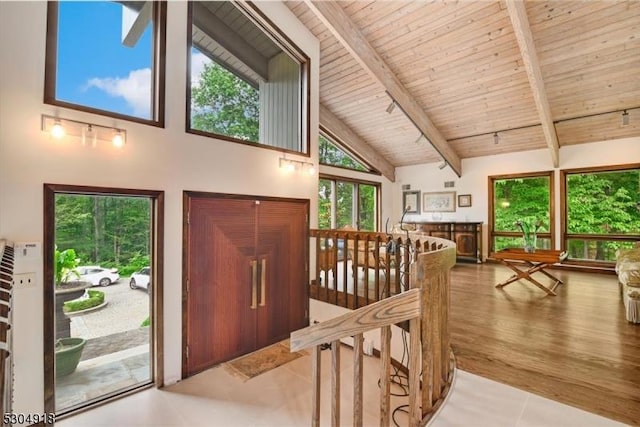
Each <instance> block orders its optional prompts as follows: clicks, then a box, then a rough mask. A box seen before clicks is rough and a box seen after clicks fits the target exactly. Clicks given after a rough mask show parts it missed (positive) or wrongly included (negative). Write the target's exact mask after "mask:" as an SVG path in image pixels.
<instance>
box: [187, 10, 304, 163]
mask: <svg viewBox="0 0 640 427" xmlns="http://www.w3.org/2000/svg"><path fill="white" fill-rule="evenodd" d="M231 3H233V4H234V5H235V6H236V7H238V8H239V9H240V10H241V11H242V12H243V13H244V14H245V15H246V16H247V17H248V18H249V19H250V20H251V21H252V22H253V23H254V24H255V25H256V27H258V28H259V29H261V30H262V31H263V32H264V34H265V35H266V36H268V37H270V38H271V39H272V40H273V41H274V43H276V44H277V45H278V46H279V47H280V48H282V50H283V51H286V52H287V53H288V54H289V55H290V56H292V57H293V58H295V59H296V60H297V61H298V62H299V63H300V126H301V132H300V135H301V140H300V150H289V149H286V148H281V147H275V146H272V145H266V144H262V143H260V142H252V141H245V140H242V139H239V138H234V137H231V136H227V135H221V134H217V133H213V132H206V131H201V130H197V129H193V128H192V127H191V48H192V44H193V40H192V31H191V28H192V26H193V2H191V1H190V2H189V4H188V7H187V84H186V103H185V132H186V133H190V134H193V135H199V136H205V137H207V138H212V139H218V140H222V141H226V142H234V143H237V144H243V145H248V146H251V147H255V148H259V149H265V150H272V151H277V152H281V153H291V154H295V155H299V156H304V157H311V120H310V111H311V85H310V81H311V59H310V58H309V56H308V55H307V54H306V53H305V52H304V51H303V50H302V49H300V48H299V47H298V46H297V45H296V44H295V43H294V42H293V41H292V40H291V39H290V38H289V37H287V36H286V35H285V34H284V32H282V30H280V28H279V27H278V26H277V25H275V23H273V22H272V21H271V20H270V19H269V18H268V17H267V16H266V15H265V14H264V13H263V12H262V11H261V10H260V9H259V8H258V7H257V6H256V5H255V4H253V3H251V2H248V3H238V2H235V1H231Z"/></svg>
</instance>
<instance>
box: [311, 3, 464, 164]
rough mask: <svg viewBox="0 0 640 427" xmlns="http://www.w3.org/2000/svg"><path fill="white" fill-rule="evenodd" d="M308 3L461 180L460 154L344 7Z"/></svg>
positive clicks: (335, 4) (332, 4) (333, 4)
mask: <svg viewBox="0 0 640 427" xmlns="http://www.w3.org/2000/svg"><path fill="white" fill-rule="evenodd" d="M304 1H305V4H306V5H307V6H308V7H309V9H311V11H312V12H313V13H314V14H315V15H316V16H317V17H318V19H320V21H322V23H323V24H324V25H325V26H326V27H327V29H328V30H329V31H331V33H332V34H333V35H334V36H335V37H336V38H337V39H338V40H339V41H340V43H342V45H343V46H344V47H345V48H346V49H347V51H348V52H349V53H351V55H352V56H353V57H354V59H355V60H356V61H358V63H359V64H360V65H361V66H362V67H363V68H364V69H365V70H366V71H367V72H368V73H369V74H371V75H372V76H373V77H374V78H375V79H376V80H377V81H378V82H380V83H381V84H382V86H384V88H385V90H386V91H387V93H388V94H389V96H391V98H392V99H393V100H394V101H395V102H396V104H398V106H399V107H400V108H401V109H402V111H404V113H405V115H406V116H407V117H408V118H409V120H411V121H412V122H413V124H414V125H415V126H416V127H417V128H418V129H419V130H420V132H422V133H423V134H424V136H426V137H427V139H428V140H429V142H430V143H431V145H433V148H435V150H436V151H438V153H439V154H440V155H441V156H442V157H443V158H444V159H445V160H446V161H447V163H449V166H451V168H452V169H453V170H454V171H455V173H456V174H458V176H461V175H462V162H461V160H460V157H459V156H458V154H457V153H456V152H455V150H454V149H453V148H452V147H451V146H450V145H449V143H448V142H447V140H446V139H445V138H444V136H443V135H442V133H440V131H439V130H438V128H436V126H435V125H434V124H433V122H432V121H431V119H429V117H428V116H427V114H426V113H425V112H424V110H423V109H422V107H420V104H418V102H416V100H415V99H414V98H413V96H411V94H410V93H409V91H408V90H407V89H406V88H405V87H404V85H403V84H402V82H400V80H399V79H398V77H397V76H396V75H395V74H394V73H393V72H392V71H391V69H390V68H389V66H388V65H387V64H386V63H385V61H384V60H383V59H382V57H381V56H380V55H379V54H378V52H376V50H375V49H374V48H373V47H372V46H371V44H370V43H369V42H368V41H367V39H366V38H365V37H364V36H363V35H362V33H361V32H360V30H359V29H358V28H357V27H356V25H355V24H354V23H353V22H352V21H351V18H349V16H348V15H347V14H346V12H345V11H344V10H343V9H342V7H341V6H340V5H339V4H338V3H337V2H332V1H312V0H304Z"/></svg>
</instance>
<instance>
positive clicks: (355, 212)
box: [318, 176, 380, 231]
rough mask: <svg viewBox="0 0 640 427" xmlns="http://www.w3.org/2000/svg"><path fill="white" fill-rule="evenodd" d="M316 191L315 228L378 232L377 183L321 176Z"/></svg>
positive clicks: (378, 187)
mask: <svg viewBox="0 0 640 427" xmlns="http://www.w3.org/2000/svg"><path fill="white" fill-rule="evenodd" d="M318 192H319V213H318V228H321V229H329V228H343V227H345V226H347V227H353V228H356V229H358V230H364V231H376V230H377V229H378V210H379V208H378V207H379V202H378V194H379V192H380V185H379V184H376V183H370V182H364V181H357V180H349V179H345V178H336V177H329V176H321V177H320V182H319V191H318Z"/></svg>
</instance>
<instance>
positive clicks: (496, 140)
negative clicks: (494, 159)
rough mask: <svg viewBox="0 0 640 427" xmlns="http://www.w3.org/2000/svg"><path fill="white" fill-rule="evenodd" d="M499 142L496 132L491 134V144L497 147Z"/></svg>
mask: <svg viewBox="0 0 640 427" xmlns="http://www.w3.org/2000/svg"><path fill="white" fill-rule="evenodd" d="M499 142H500V137H499V136H498V132H495V133H494V134H493V143H494V144H496V145H497V144H498V143H499Z"/></svg>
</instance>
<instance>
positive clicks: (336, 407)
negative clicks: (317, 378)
mask: <svg viewBox="0 0 640 427" xmlns="http://www.w3.org/2000/svg"><path fill="white" fill-rule="evenodd" d="M331 425H332V426H333V427H338V426H339V425H340V340H335V341H332V342H331Z"/></svg>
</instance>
